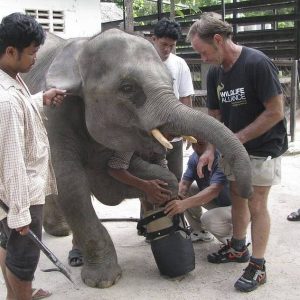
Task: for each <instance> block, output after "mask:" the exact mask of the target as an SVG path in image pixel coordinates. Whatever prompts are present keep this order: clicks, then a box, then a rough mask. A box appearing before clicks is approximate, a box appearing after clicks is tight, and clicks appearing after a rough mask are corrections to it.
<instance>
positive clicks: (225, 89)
mask: <svg viewBox="0 0 300 300" xmlns="http://www.w3.org/2000/svg"><path fill="white" fill-rule="evenodd" d="M281 93H282V91H281V85H280V82H279V79H278V70H277V68H276V66H275V65H274V64H273V63H272V61H271V60H270V59H269V58H268V57H267V56H266V55H264V54H263V53H262V52H260V51H258V50H255V49H251V48H247V47H243V48H242V52H241V54H240V57H239V58H238V60H237V61H236V62H235V64H234V65H233V66H232V68H231V69H230V70H229V71H228V72H224V70H223V69H222V68H221V67H219V66H212V67H211V68H210V69H209V72H208V74H207V106H208V108H209V109H220V111H221V116H222V122H223V123H224V124H225V125H226V126H227V127H228V128H229V129H231V130H232V131H233V132H238V131H240V130H241V129H243V128H245V127H246V126H248V125H249V124H250V123H252V122H253V121H254V120H255V119H256V118H257V117H258V116H259V115H260V114H261V113H262V112H263V111H264V110H265V107H264V105H263V103H264V102H265V101H267V100H268V99H270V98H271V97H274V96H276V95H279V94H281ZM244 146H245V148H246V150H247V151H248V153H249V154H250V155H256V156H262V157H268V156H272V157H273V158H274V157H278V156H280V155H281V154H282V153H284V152H285V151H286V150H287V147H288V143H287V132H286V121H285V120H282V121H280V122H279V123H277V124H276V125H275V126H273V127H272V128H271V129H270V130H269V131H267V132H266V133H264V134H263V135H261V136H259V137H257V138H255V139H253V140H251V141H249V142H247V143H245V144H244Z"/></svg>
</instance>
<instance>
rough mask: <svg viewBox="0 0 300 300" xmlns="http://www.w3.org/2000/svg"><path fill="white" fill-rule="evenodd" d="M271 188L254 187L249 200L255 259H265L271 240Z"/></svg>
mask: <svg viewBox="0 0 300 300" xmlns="http://www.w3.org/2000/svg"><path fill="white" fill-rule="evenodd" d="M270 188H271V187H270V186H254V192H253V195H252V197H251V198H250V199H249V209H250V213H251V236H252V256H253V257H255V258H264V255H265V251H266V247H267V243H268V239H269V234H270V215H269V212H268V205H267V203H268V195H269V192H270Z"/></svg>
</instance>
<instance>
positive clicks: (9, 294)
mask: <svg viewBox="0 0 300 300" xmlns="http://www.w3.org/2000/svg"><path fill="white" fill-rule="evenodd" d="M5 259H6V250H5V249H4V248H2V247H0V265H1V270H2V274H3V277H4V281H5V285H6V300H16V298H15V296H14V292H13V290H12V288H11V286H10V284H9V283H8V279H7V275H6V266H5Z"/></svg>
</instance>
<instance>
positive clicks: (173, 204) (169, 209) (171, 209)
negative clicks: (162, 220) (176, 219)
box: [164, 200, 188, 217]
mask: <svg viewBox="0 0 300 300" xmlns="http://www.w3.org/2000/svg"><path fill="white" fill-rule="evenodd" d="M186 203H187V202H186V201H183V200H172V201H170V202H168V203H167V205H166V207H165V210H164V212H165V214H167V215H168V216H170V217H173V216H174V215H177V214H181V213H183V212H184V211H185V210H186V209H187V208H188V207H187V205H186Z"/></svg>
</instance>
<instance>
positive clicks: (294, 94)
mask: <svg viewBox="0 0 300 300" xmlns="http://www.w3.org/2000/svg"><path fill="white" fill-rule="evenodd" d="M297 99H298V60H294V61H293V64H292V74H291V104H290V105H291V107H290V133H291V142H294V141H295V131H296V108H297Z"/></svg>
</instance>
